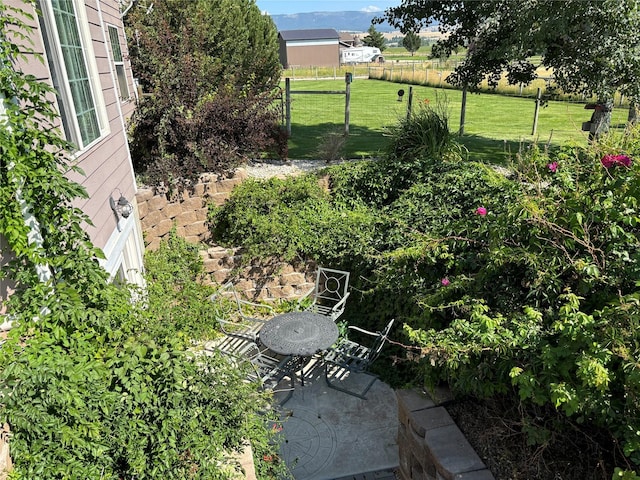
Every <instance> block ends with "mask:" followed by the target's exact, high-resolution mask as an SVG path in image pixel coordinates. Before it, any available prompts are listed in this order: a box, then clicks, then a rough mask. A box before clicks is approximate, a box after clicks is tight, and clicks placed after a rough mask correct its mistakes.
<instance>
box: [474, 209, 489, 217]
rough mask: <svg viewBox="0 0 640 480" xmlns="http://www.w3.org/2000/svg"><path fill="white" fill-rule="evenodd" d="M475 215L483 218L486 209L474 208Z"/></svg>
mask: <svg viewBox="0 0 640 480" xmlns="http://www.w3.org/2000/svg"><path fill="white" fill-rule="evenodd" d="M476 213H477V214H478V215H480V216H481V217H484V216H485V215H486V214H487V209H486V208H484V207H478V208H476Z"/></svg>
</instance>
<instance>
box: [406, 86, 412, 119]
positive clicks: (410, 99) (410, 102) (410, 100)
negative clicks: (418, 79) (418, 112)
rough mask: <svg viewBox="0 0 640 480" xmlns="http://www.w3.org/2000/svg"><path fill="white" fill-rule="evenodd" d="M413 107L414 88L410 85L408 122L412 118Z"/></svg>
mask: <svg viewBox="0 0 640 480" xmlns="http://www.w3.org/2000/svg"><path fill="white" fill-rule="evenodd" d="M412 105H413V86H411V85H409V100H407V120H409V119H410V118H411V106H412Z"/></svg>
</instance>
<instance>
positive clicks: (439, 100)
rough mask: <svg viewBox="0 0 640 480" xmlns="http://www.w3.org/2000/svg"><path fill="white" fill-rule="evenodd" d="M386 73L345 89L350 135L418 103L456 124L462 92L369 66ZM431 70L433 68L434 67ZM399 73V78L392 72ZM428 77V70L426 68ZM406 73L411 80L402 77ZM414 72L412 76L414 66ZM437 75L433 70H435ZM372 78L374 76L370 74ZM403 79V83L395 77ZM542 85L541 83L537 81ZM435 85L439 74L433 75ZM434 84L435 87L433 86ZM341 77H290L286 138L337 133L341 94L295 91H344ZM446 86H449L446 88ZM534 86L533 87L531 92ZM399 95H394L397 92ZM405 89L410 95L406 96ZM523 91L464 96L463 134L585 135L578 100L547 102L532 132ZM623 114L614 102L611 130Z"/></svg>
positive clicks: (529, 102)
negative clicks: (289, 125)
mask: <svg viewBox="0 0 640 480" xmlns="http://www.w3.org/2000/svg"><path fill="white" fill-rule="evenodd" d="M374 68H375V69H377V70H379V71H380V72H388V73H387V75H388V77H386V78H382V79H381V80H384V81H379V80H373V79H368V78H367V79H364V78H356V79H354V81H353V83H352V84H351V88H350V105H349V110H350V111H349V119H350V128H349V131H350V134H352V133H353V134H357V135H367V134H368V135H371V136H372V137H373V136H376V135H377V136H380V135H381V134H384V132H385V131H386V129H387V127H389V126H392V125H396V124H398V122H399V121H400V120H401V119H403V118H406V116H407V114H408V112H409V108H411V110H413V111H416V109H419V108H421V107H422V106H425V105H429V106H430V107H432V108H440V109H442V110H443V111H445V112H446V113H447V114H448V117H449V122H450V129H451V131H454V132H455V131H458V129H459V128H460V116H461V110H462V92H461V91H460V90H457V89H453V88H445V87H447V85H444V86H443V88H437V86H436V87H434V86H424V85H411V84H410V80H413V79H415V77H414V71H413V68H411V69H410V70H404V69H402V70H400V71H399V70H397V69H396V68H395V67H394V69H393V71H394V76H392V75H391V69H388V68H387V67H371V68H370V70H373V69H374ZM434 72H435V71H434ZM401 74H403V75H404V77H399V76H398V77H396V76H395V75H401ZM428 74H429V75H431V78H432V79H433V78H434V77H433V75H434V73H433V72H428ZM407 75H410V76H411V77H412V78H407ZM415 75H416V76H417V75H418V70H416V72H415ZM435 75H437V72H436V73H435ZM372 76H374V75H372ZM401 78H404V82H403V81H401ZM541 82H542V84H543V85H544V83H545V81H544V80H541ZM438 84H439V77H438ZM438 84H437V85H438ZM344 86H345V84H344V80H340V79H336V80H325V81H296V82H295V83H293V84H292V87H291V88H292V95H291V119H292V124H293V129H292V138H295V137H296V136H297V135H298V136H299V135H305V134H307V133H309V132H312V133H313V134H314V135H315V136H316V137H318V136H319V135H322V134H323V133H327V132H332V131H333V132H336V131H339V130H340V129H341V128H342V126H343V125H344V120H345V98H344V96H342V95H302V94H296V93H294V92H295V91H301V90H304V89H309V90H318V89H321V88H327V89H332V90H337V89H340V88H342V89H344ZM448 87H450V86H448ZM537 88H538V87H536V91H537ZM401 93H402V94H403V95H400V94H401ZM410 93H411V95H410ZM527 95H528V91H525V92H523V95H522V96H521V95H520V94H519V92H518V91H515V92H512V93H511V94H509V95H504V94H502V95H495V94H489V93H484V94H469V95H467V103H466V109H465V123H464V132H465V135H475V136H479V137H486V138H492V139H496V140H500V141H510V142H512V141H516V142H518V141H525V142H533V141H542V142H544V143H547V142H552V143H562V142H566V141H571V140H583V139H585V138H586V136H587V133H586V132H583V131H582V124H583V122H586V121H588V120H589V119H590V116H591V113H592V111H591V110H585V103H584V101H583V100H582V99H581V98H571V99H569V98H565V99H564V100H561V101H549V102H548V103H547V104H546V106H545V107H543V108H540V109H539V111H538V119H537V126H536V128H535V132H534V122H535V121H536V120H535V115H536V101H535V98H534V96H532V97H529V96H527ZM627 116H628V106H626V105H624V104H623V105H622V106H620V104H619V103H618V104H617V105H616V108H615V109H614V112H613V115H612V126H613V128H623V127H624V126H625V124H626V120H627ZM374 145H377V143H375V142H374Z"/></svg>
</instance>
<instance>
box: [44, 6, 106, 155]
mask: <svg viewBox="0 0 640 480" xmlns="http://www.w3.org/2000/svg"><path fill="white" fill-rule="evenodd" d="M68 1H70V2H71V3H72V5H73V10H74V13H75V19H76V26H77V28H78V34H79V37H80V43H81V47H82V53H83V60H84V66H85V68H86V71H87V77H88V82H89V87H90V91H91V95H92V97H93V98H92V100H93V107H94V110H95V115H96V120H97V125H98V131H99V134H98V135H97V136H96V137H95V138H92V139H90V140H89V141H87V142H86V143H85V142H84V141H83V139H82V133H81V129H80V125H79V122H78V114H77V110H76V105H75V103H74V100H73V96H72V93H71V87H70V82H69V75H68V73H67V67H66V65H65V61H64V56H63V53H62V46H61V42H60V34H59V30H58V26H57V24H56V20H55V16H54V11H53V5H52V1H51V0H40V1H39V6H40V11H41V12H42V18H41V20H42V25H43V30H44V31H43V39H44V41H45V46H46V47H47V49H46V50H47V52H46V53H47V59H48V62H49V66H50V70H51V75H52V79H53V82H54V87H55V88H56V91H57V93H58V105H59V108H60V114H61V117H62V123H63V126H64V131H65V135H66V137H67V140H69V141H70V142H72V143H74V144H75V145H76V146H77V147H78V149H79V151H83V150H86V149H89V148H90V147H92V146H93V145H94V144H96V143H98V142H99V141H100V140H101V139H103V138H104V137H105V136H106V135H108V134H109V121H108V117H107V109H106V106H105V101H104V95H103V93H102V85H101V83H100V75H99V71H98V66H97V63H96V55H95V53H94V51H93V39H92V38H91V31H90V29H89V21H88V19H87V11H86V7H85V5H84V2H83V1H82V0H68ZM76 153H78V152H76Z"/></svg>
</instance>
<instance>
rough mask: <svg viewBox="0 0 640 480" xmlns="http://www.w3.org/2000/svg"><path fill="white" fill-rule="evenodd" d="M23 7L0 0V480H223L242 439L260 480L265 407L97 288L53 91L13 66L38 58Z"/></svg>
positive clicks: (176, 334) (170, 329) (125, 298)
mask: <svg viewBox="0 0 640 480" xmlns="http://www.w3.org/2000/svg"><path fill="white" fill-rule="evenodd" d="M33 7H34V3H33V2H26V3H25V4H24V6H23V8H14V7H11V6H8V5H6V4H5V3H4V2H3V1H2V0H0V62H2V63H1V64H0V65H1V70H0V89H1V90H0V94H1V96H2V100H1V101H2V106H3V110H4V113H2V114H1V115H0V205H2V215H0V235H2V236H3V237H4V238H5V239H6V242H7V244H8V249H7V250H5V251H2V252H0V254H1V255H2V256H3V257H9V258H13V260H12V261H10V262H9V263H8V264H7V265H5V266H3V267H2V276H3V277H4V278H6V279H10V280H12V281H13V282H14V283H15V293H14V294H13V295H11V297H10V298H9V299H8V301H7V302H6V307H7V311H8V314H9V316H10V318H11V319H12V320H13V325H14V327H13V329H12V330H11V331H10V333H9V338H8V339H7V341H6V342H5V343H3V345H2V348H1V349H0V419H1V420H2V421H3V422H7V423H9V425H10V427H11V432H12V438H11V442H10V448H11V456H12V459H13V462H14V471H13V472H12V473H11V475H12V477H11V478H13V479H25V480H26V479H28V480H36V479H37V480H41V479H42V480H45V479H81V480H87V479H92V480H93V479H95V480H98V479H99V480H107V479H112V480H119V479H123V478H131V479H133V478H135V479H139V480H142V479H157V478H175V479H228V478H230V477H231V476H232V475H233V473H234V472H235V473H237V471H238V469H237V467H236V466H234V464H233V463H232V462H230V460H229V454H231V453H233V452H236V451H239V450H240V449H241V448H242V447H243V445H244V444H245V442H246V441H247V440H248V441H250V442H251V444H252V446H253V448H254V452H255V454H256V460H257V461H256V466H257V469H258V470H259V471H260V472H261V475H262V477H261V478H276V476H277V475H278V474H279V473H281V472H280V471H278V469H277V468H281V467H277V468H276V466H274V463H273V462H266V461H263V460H262V458H263V457H264V458H269V456H271V458H273V457H274V456H275V455H276V452H275V451H274V449H275V447H274V446H273V445H271V443H270V439H271V438H272V435H273V433H272V432H271V428H270V425H271V424H270V421H269V419H268V418H265V417H264V416H263V415H261V414H259V412H262V411H264V410H265V405H266V403H265V402H266V401H267V400H268V397H265V396H264V395H263V394H261V393H260V392H259V391H258V390H257V387H256V386H255V385H251V384H247V383H245V382H244V381H243V372H242V371H240V370H238V369H235V368H232V367H231V366H230V365H229V364H228V362H226V361H225V360H224V359H223V358H221V356H220V355H212V356H196V355H195V353H193V352H191V351H189V350H187V349H186V346H185V345H186V344H187V343H188V342H185V341H184V333H182V334H180V331H179V328H181V327H179V326H176V325H171V324H169V325H168V326H167V327H165V328H164V329H151V328H147V325H148V323H149V322H151V321H152V320H154V319H153V317H152V315H153V311H151V310H149V309H148V308H147V305H145V304H144V302H139V303H137V304H135V303H132V301H131V296H130V292H129V290H128V289H127V288H124V287H118V286H116V285H113V284H110V283H108V278H107V274H106V272H105V271H104V270H103V269H102V268H101V267H100V265H99V259H100V258H101V257H102V253H101V251H100V250H99V249H97V248H96V247H95V246H94V245H93V244H92V243H91V241H90V239H89V237H88V235H87V233H86V232H85V230H84V229H83V226H84V225H85V224H89V223H90V221H89V218H88V217H87V216H86V215H85V214H84V213H83V212H81V211H80V210H79V209H77V208H75V207H73V203H72V202H73V201H74V200H75V199H77V198H78V197H86V192H85V190H84V189H83V188H82V186H80V185H78V184H76V183H74V182H72V181H70V180H69V179H68V178H67V176H66V174H67V173H69V172H70V171H72V170H74V171H79V170H78V169H77V168H76V167H75V166H73V165H71V164H70V161H69V159H70V155H69V152H70V151H72V150H73V147H72V145H70V144H69V143H67V142H66V141H65V140H64V139H63V138H62V135H61V132H60V130H59V129H58V128H57V127H56V125H57V122H58V117H57V114H56V112H55V110H54V109H53V107H52V105H51V103H50V102H49V100H50V98H52V97H53V96H54V94H55V92H54V91H53V90H52V89H51V88H50V87H49V86H47V85H46V84H44V83H42V82H39V81H37V79H36V78H35V77H33V76H31V75H27V74H25V73H23V72H21V71H20V69H19V65H20V62H19V60H25V61H26V60H28V61H33V59H34V57H36V55H35V53H34V51H33V49H32V48H31V47H30V45H29V42H28V41H29V38H30V36H31V35H32V34H34V32H33V30H32V29H31V28H30V27H29V25H28V24H29V23H33V21H34V20H35V19H34V18H32V16H31V15H29V14H28V13H27V12H28V11H31V9H32V8H33ZM184 261H185V262H191V263H192V264H194V261H193V259H185V260H184ZM183 270H184V271H187V270H188V267H184V268H183ZM197 275H198V272H197V271H194V272H192V275H191V276H188V278H187V276H185V278H184V281H185V282H187V283H189V284H191V283H194V282H195V281H196V278H197ZM179 293H180V292H178V291H176V292H166V293H165V295H167V296H168V295H172V294H173V295H178V294H179ZM152 295H154V292H153V291H152V292H151V293H150V297H149V301H150V304H151V305H159V304H161V302H160V300H157V299H154V298H152V297H151V296H152ZM164 301H165V302H166V303H167V304H175V303H176V301H175V299H174V300H173V301H172V300H171V299H170V298H165V300H164ZM183 307H184V309H185V310H186V311H187V312H188V311H189V309H192V310H191V313H192V314H193V315H194V316H195V315H196V309H194V308H192V305H190V304H188V303H186V304H183ZM198 308H199V307H198ZM188 333H192V332H188Z"/></svg>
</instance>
